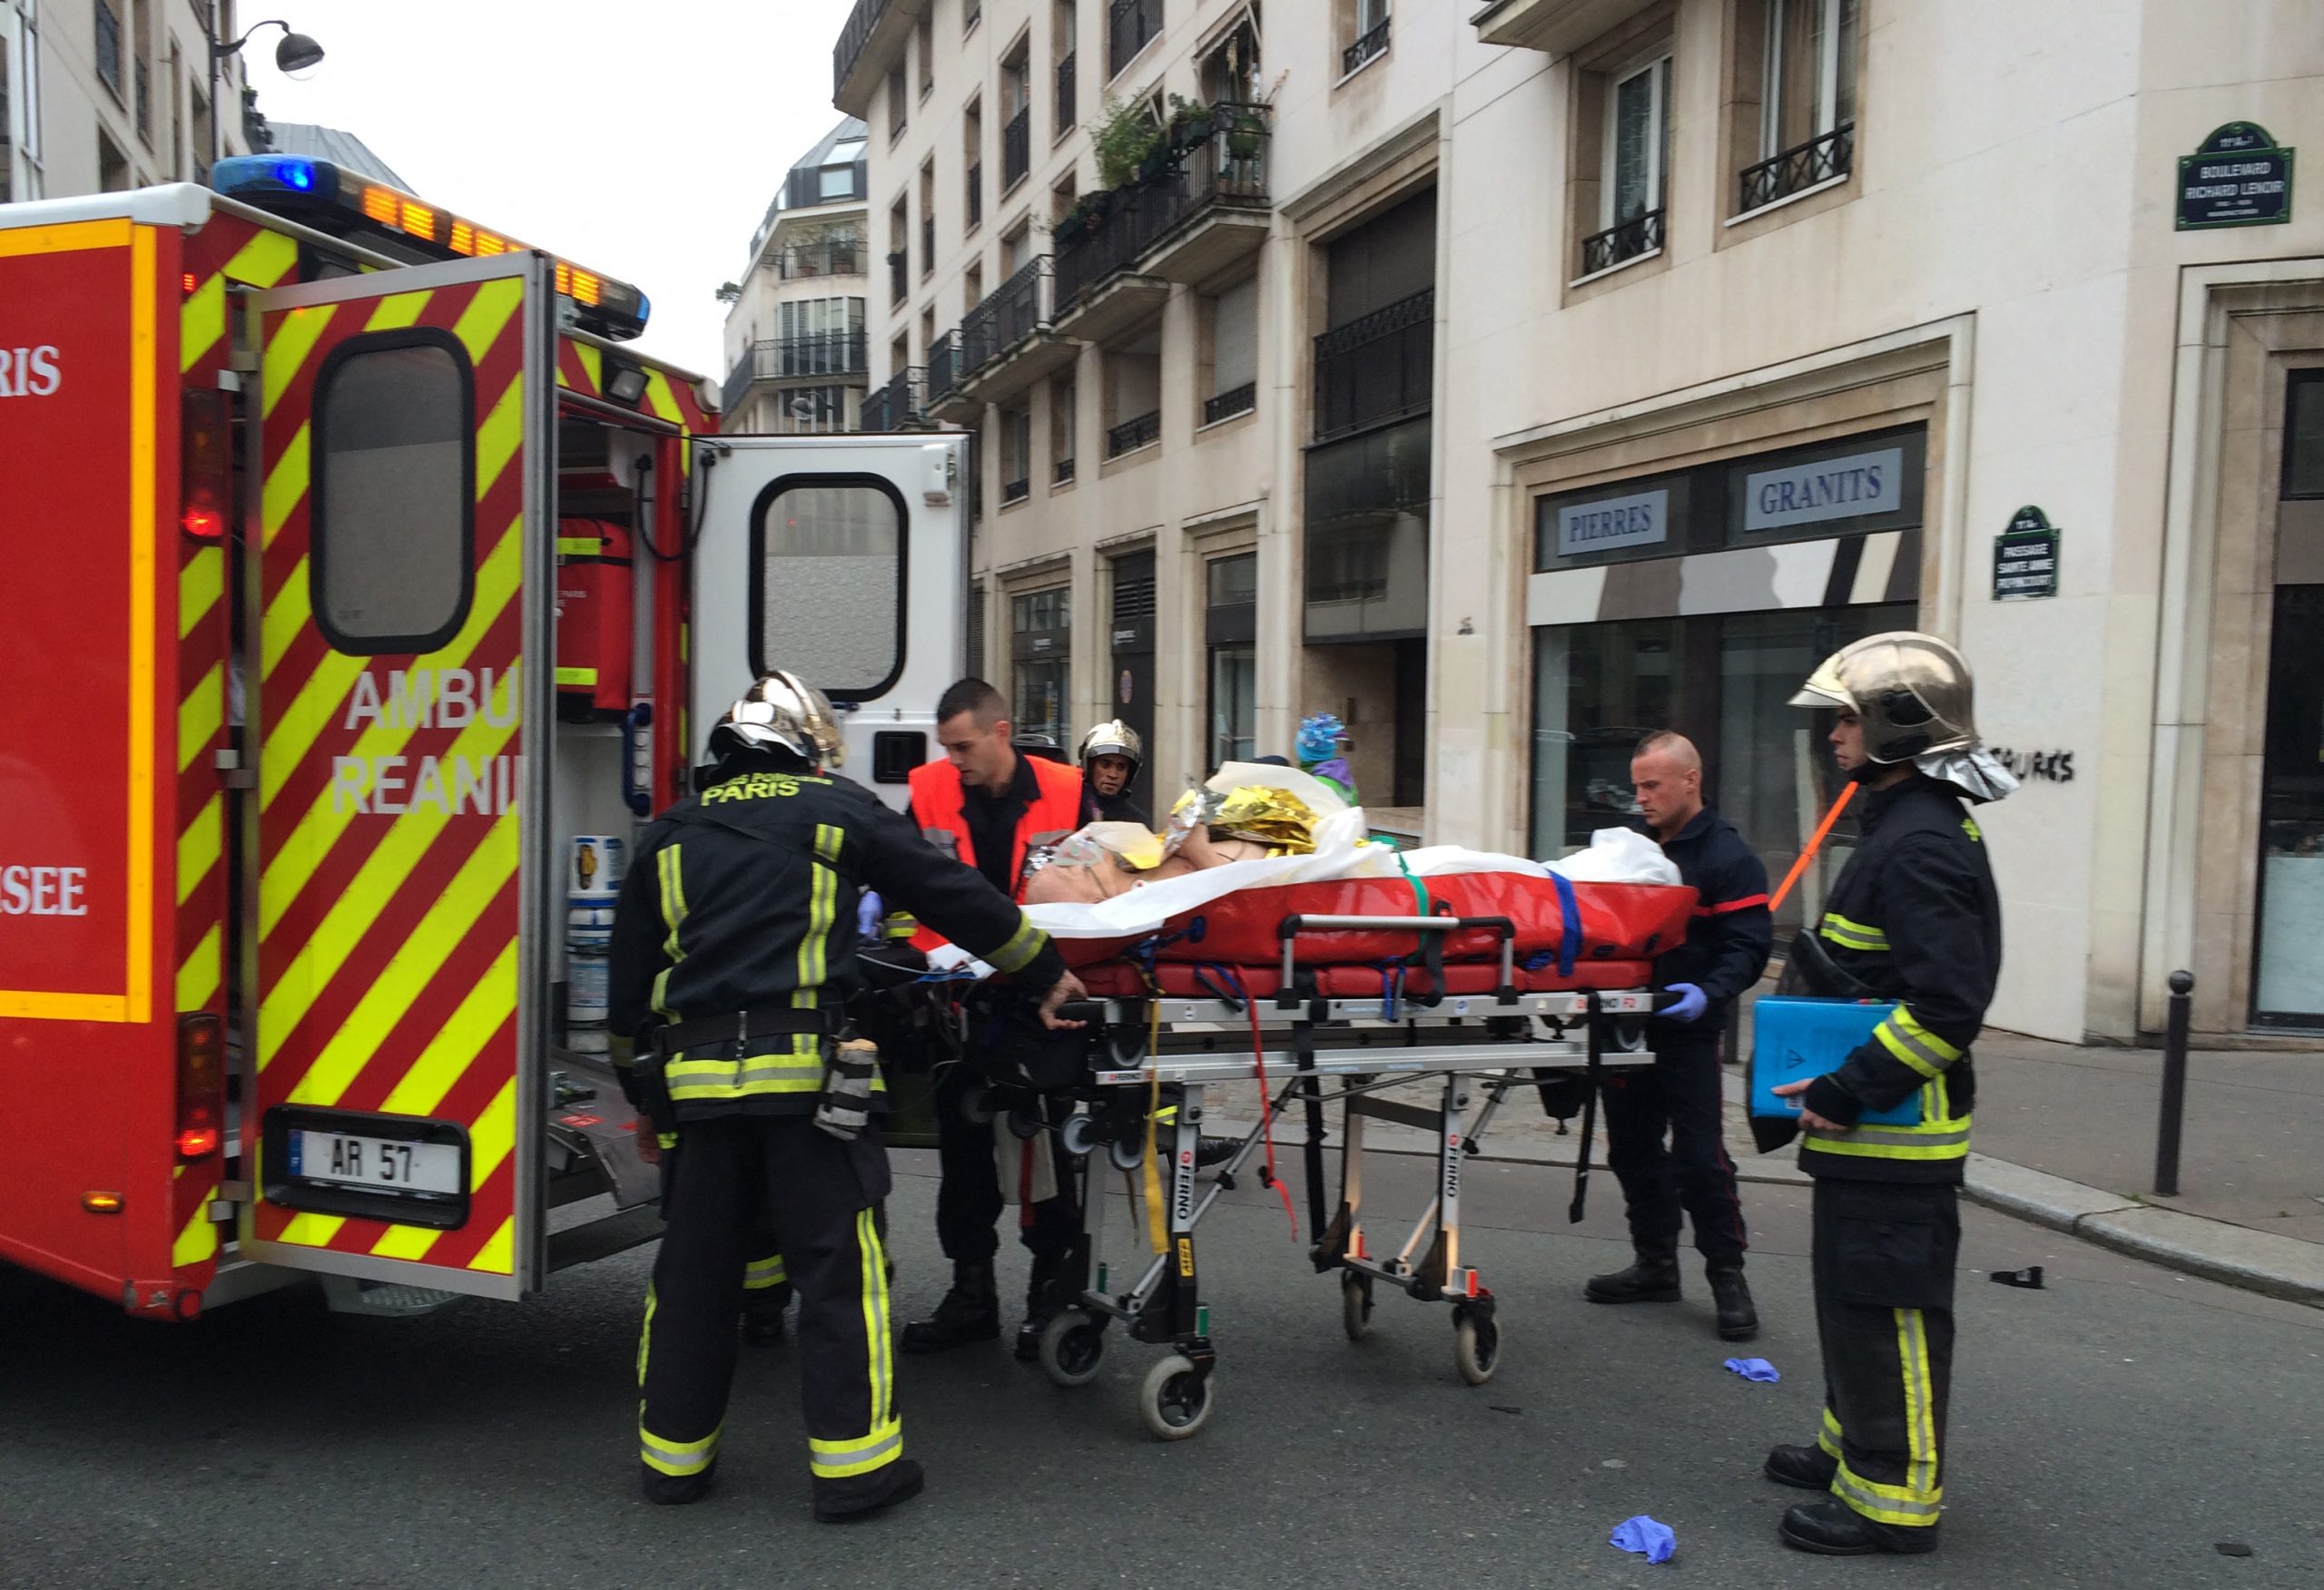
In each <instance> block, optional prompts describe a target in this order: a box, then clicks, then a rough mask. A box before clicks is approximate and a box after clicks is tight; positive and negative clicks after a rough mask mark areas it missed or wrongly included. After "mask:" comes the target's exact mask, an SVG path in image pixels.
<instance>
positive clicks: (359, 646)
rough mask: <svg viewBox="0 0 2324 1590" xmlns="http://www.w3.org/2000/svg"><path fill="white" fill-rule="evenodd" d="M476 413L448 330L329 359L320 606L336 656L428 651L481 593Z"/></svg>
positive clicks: (462, 354) (374, 337) (315, 540)
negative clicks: (476, 548)
mask: <svg viewBox="0 0 2324 1590" xmlns="http://www.w3.org/2000/svg"><path fill="white" fill-rule="evenodd" d="M475 410H476V397H475V371H474V368H472V367H471V366H470V365H469V363H468V352H467V350H466V349H465V348H463V347H462V346H461V345H460V343H459V341H458V339H456V338H454V337H453V336H452V335H451V334H450V333H449V332H446V331H438V330H426V329H413V330H408V331H383V332H378V333H374V334H371V335H368V336H359V337H354V338H350V339H348V340H347V341H345V342H343V343H341V344H340V346H339V347H338V348H334V349H332V351H331V353H330V356H329V357H328V358H325V359H324V361H323V368H322V370H321V372H320V374H319V375H318V376H317V378H316V383H315V404H314V439H313V440H314V445H313V456H314V485H313V505H312V524H313V529H312V546H313V556H312V560H311V564H310V575H309V577H310V581H311V582H312V589H311V593H310V600H311V601H312V603H313V604H314V611H315V619H316V622H317V623H318V624H319V625H320V627H321V629H322V632H323V634H324V636H325V638H327V639H328V640H329V641H330V643H331V644H332V645H333V646H334V647H336V648H337V649H338V650H340V651H341V652H347V653H354V654H356V655H359V656H377V655H380V654H382V653H427V652H433V651H435V650H436V649H437V648H438V647H440V646H442V645H444V644H445V643H447V642H448V641H449V640H450V639H451V638H452V637H453V635H455V634H456V633H458V631H459V627H460V624H461V623H462V621H464V620H465V619H466V618H467V616H468V604H469V600H470V596H471V594H472V593H473V589H474V584H475V576H474V572H473V564H474V557H473V552H474V546H475V540H476V522H475V521H476V510H475V503H476V423H475Z"/></svg>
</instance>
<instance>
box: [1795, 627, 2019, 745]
mask: <svg viewBox="0 0 2324 1590" xmlns="http://www.w3.org/2000/svg"><path fill="white" fill-rule="evenodd" d="M1973 696H1974V686H1973V684H1972V682H1971V681H1970V677H1969V664H1968V662H1967V660H1966V659H1965V658H1964V657H1963V656H1962V655H1961V653H1959V652H1958V651H1956V650H1955V649H1954V647H1953V646H1952V645H1951V644H1950V643H1947V642H1945V641H1941V640H1938V639H1937V638H1936V637H1935V635H1925V634H1922V633H1918V632H1917V631H1914V630H1892V631H1890V632H1889V633H1886V634H1878V635H1866V637H1865V638H1864V639H1863V640H1860V641H1856V642H1852V643H1849V644H1847V645H1845V646H1842V647H1841V648H1840V649H1839V650H1838V651H1837V652H1835V653H1832V654H1831V655H1830V656H1828V657H1827V658H1825V659H1824V661H1823V663H1821V664H1819V665H1818V666H1817V670H1816V672H1813V673H1811V674H1809V675H1808V676H1807V683H1806V684H1804V685H1802V686H1801V687H1800V689H1799V693H1798V694H1797V695H1795V696H1793V697H1792V698H1791V704H1792V705H1793V706H1795V707H1837V708H1840V709H1842V710H1844V711H1846V712H1854V713H1855V714H1856V716H1857V717H1858V718H1860V719H1862V720H1863V721H1864V753H1865V755H1866V757H1868V758H1869V759H1870V760H1872V761H1875V762H1878V763H1880V764H1881V765H1883V766H1892V765H1894V764H1896V763H1897V762H1905V761H1913V760H1914V759H1915V758H1916V757H1923V756H1927V755H1929V754H1930V753H1932V752H1935V751H1963V750H1967V749H1969V748H1971V747H1974V746H1975V745H1976V743H1977V728H1976V721H1975V717H1974V709H1973Z"/></svg>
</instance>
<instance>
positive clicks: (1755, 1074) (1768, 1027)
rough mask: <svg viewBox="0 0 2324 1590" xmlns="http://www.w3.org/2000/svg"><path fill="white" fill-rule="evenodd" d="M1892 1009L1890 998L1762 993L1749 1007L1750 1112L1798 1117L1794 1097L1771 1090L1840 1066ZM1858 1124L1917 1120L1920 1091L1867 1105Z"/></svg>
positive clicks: (1916, 1122)
mask: <svg viewBox="0 0 2324 1590" xmlns="http://www.w3.org/2000/svg"><path fill="white" fill-rule="evenodd" d="M1895 1009H1896V1005H1895V1004H1894V1003H1893V1002H1892V1001H1888V1000H1869V999H1809V998H1804V997H1801V996H1796V995H1788V994H1769V995H1767V996H1763V997H1762V998H1761V999H1760V1000H1759V1002H1758V1004H1757V1005H1755V1006H1752V1007H1751V1114H1754V1115H1766V1116H1769V1117H1772V1118H1775V1119H1778V1120H1784V1119H1788V1120H1797V1119H1798V1116H1799V1099H1798V1096H1797V1095H1796V1094H1795V1095H1794V1096H1792V1097H1790V1098H1777V1096H1776V1094H1775V1090H1776V1089H1777V1087H1780V1086H1783V1085H1786V1084H1788V1083H1794V1082H1805V1081H1807V1079H1808V1078H1810V1077H1815V1076H1822V1075H1825V1074H1826V1073H1827V1072H1831V1071H1837V1070H1838V1069H1839V1068H1840V1063H1841V1062H1842V1061H1844V1060H1846V1058H1847V1057H1848V1055H1850V1054H1852V1053H1854V1052H1855V1051H1856V1049H1857V1048H1858V1047H1860V1046H1861V1045H1864V1044H1866V1043H1867V1042H1869V1041H1870V1039H1871V1037H1872V1029H1873V1028H1875V1027H1876V1026H1879V1025H1880V1024H1881V1023H1882V1022H1883V1021H1886V1019H1887V1018H1888V1015H1889V1013H1890V1012H1891V1011H1894V1010H1895ZM1858 1124H1862V1125H1876V1126H1917V1125H1919V1124H1921V1095H1920V1093H1919V1090H1918V1089H1915V1091H1914V1092H1913V1093H1912V1094H1909V1095H1907V1096H1906V1098H1905V1102H1904V1103H1903V1104H1898V1105H1896V1107H1895V1108H1894V1109H1889V1110H1866V1112H1865V1113H1864V1114H1863V1115H1862V1117H1860V1119H1859V1122H1858Z"/></svg>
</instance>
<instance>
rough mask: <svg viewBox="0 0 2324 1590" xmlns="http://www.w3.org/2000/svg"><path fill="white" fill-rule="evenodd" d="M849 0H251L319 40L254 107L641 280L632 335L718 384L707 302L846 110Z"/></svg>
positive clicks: (264, 88) (713, 320)
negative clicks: (322, 131) (554, 0)
mask: <svg viewBox="0 0 2324 1590" xmlns="http://www.w3.org/2000/svg"><path fill="white" fill-rule="evenodd" d="M850 3H851V0H642V3H641V0H626V3H622V4H615V3H611V0H563V3H562V4H560V5H540V4H536V3H533V0H243V3H242V5H241V6H239V7H238V8H237V9H238V11H239V12H240V15H241V25H244V26H248V25H249V24H250V22H251V20H253V19H256V18H260V17H267V16H281V17H283V18H284V19H286V20H287V21H288V22H289V23H290V24H291V26H292V27H294V28H296V29H298V30H299V31H300V33H305V34H312V35H313V36H314V37H315V39H316V40H317V41H318V42H319V43H320V44H321V45H322V46H323V49H324V50H325V51H326V52H327V54H326V56H325V58H324V60H323V62H322V64H320V65H319V66H315V67H311V68H310V69H309V70H308V71H306V72H303V73H301V74H300V79H301V80H300V81H293V80H291V79H289V78H286V77H284V76H283V75H282V74H281V73H279V72H277V71H275V69H274V46H275V43H276V41H278V40H279V39H281V36H282V34H281V30H280V29H278V28H269V29H267V30H266V31H265V32H263V33H261V34H259V35H258V36H257V37H256V38H254V39H252V40H251V42H250V44H249V45H248V46H247V47H246V53H247V54H249V56H250V58H251V84H252V86H254V87H255V88H257V90H258V93H259V101H258V103H259V109H260V111H261V112H262V113H264V114H265V115H266V116H267V117H268V118H269V119H270V120H271V121H277V122H319V123H323V124H324V125H326V126H331V127H338V128H340V129H341V130H343V131H345V132H352V133H354V134H355V135H356V136H357V137H359V138H360V139H362V140H363V142H366V143H368V144H369V145H370V146H371V148H372V149H373V150H374V151H375V152H377V153H378V154H379V158H380V159H382V160H384V161H386V162H387V163H388V164H389V166H391V167H392V168H394V170H395V171H396V172H399V174H401V175H402V177H403V178H404V180H405V181H406V182H409V183H410V184H411V185H412V187H413V188H415V189H416V190H418V191H419V195H420V196H421V197H423V198H426V199H428V200H430V201H434V202H436V203H438V204H441V205H443V206H445V207H446V208H447V209H449V210H452V211H457V212H458V213H459V214H461V215H464V216H467V217H468V218H469V219H470V220H473V221H478V222H479V223H481V224H483V225H486V226H489V227H492V228H495V229H496V230H498V231H506V232H507V233H509V234H511V235H512V236H515V237H518V238H522V239H523V240H525V241H527V242H528V243H531V244H533V245H535V246H536V247H537V248H542V249H547V250H551V251H553V252H555V253H558V254H562V255H564V256H565V257H566V258H567V259H570V260H575V261H576V262H577V263H579V264H582V265H585V266H586V267H588V268H589V269H590V270H597V271H602V272H604V273H605V274H606V275H609V276H617V277H619V278H621V279H622V280H625V281H629V282H634V283H635V284H636V285H637V286H638V287H640V288H642V289H644V290H645V294H646V296H647V297H648V298H650V299H653V302H654V312H653V318H652V321H651V324H649V325H648V327H647V328H646V331H645V337H644V338H643V339H640V341H639V343H638V346H639V347H640V348H645V349H647V350H650V351H652V352H653V353H655V355H657V356H658V357H661V358H666V359H669V360H671V361H672V362H673V363H675V364H678V365H681V366H684V368H688V369H691V370H693V371H694V372H695V373H696V374H699V375H706V376H710V377H712V378H723V377H724V375H725V373H726V372H725V371H724V369H723V368H718V367H719V366H720V365H721V363H722V361H723V352H722V349H721V347H720V342H719V328H720V326H721V324H722V323H723V321H724V318H725V306H724V304H721V303H719V302H718V301H717V300H716V299H715V297H714V293H715V291H716V290H717V287H718V284H719V283H720V282H722V281H726V280H734V279H737V278H739V277H740V276H741V274H742V272H743V267H744V265H745V264H746V263H747V262H748V255H749V250H750V242H751V233H752V231H753V229H754V228H755V227H756V226H757V225H758V221H759V217H760V216H761V215H762V214H763V212H764V211H765V209H766V206H767V201H769V200H770V199H772V198H773V197H774V193H775V190H776V187H777V185H778V184H779V183H780V182H781V181H782V177H783V172H786V171H788V170H789V169H790V168H791V164H792V162H793V161H795V160H797V159H798V158H799V157H800V156H801V155H803V154H804V153H805V152H807V151H808V150H809V149H811V148H812V147H813V146H814V144H815V143H816V142H818V141H819V140H820V139H821V138H822V136H823V134H824V133H825V132H829V131H830V130H831V129H832V126H833V125H834V124H835V123H837V122H838V121H839V113H838V112H837V111H836V110H834V109H832V103H831V102H832V44H833V43H834V41H836V40H837V38H838V37H839V30H840V26H841V25H842V23H844V22H845V21H846V19H847V14H848V11H849V9H850Z"/></svg>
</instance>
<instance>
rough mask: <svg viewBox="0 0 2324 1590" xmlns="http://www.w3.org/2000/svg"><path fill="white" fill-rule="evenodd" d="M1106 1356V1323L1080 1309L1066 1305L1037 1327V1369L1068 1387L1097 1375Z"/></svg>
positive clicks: (1050, 1381)
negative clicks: (1039, 1333) (1038, 1345)
mask: <svg viewBox="0 0 2324 1590" xmlns="http://www.w3.org/2000/svg"><path fill="white" fill-rule="evenodd" d="M1105 1358H1106V1327H1105V1326H1104V1324H1102V1323H1101V1322H1100V1321H1098V1320H1093V1319H1091V1318H1090V1317H1089V1315H1088V1313H1087V1312H1085V1311H1084V1310H1080V1309H1066V1310H1061V1311H1060V1312H1059V1313H1058V1314H1057V1315H1056V1316H1055V1317H1054V1318H1053V1319H1051V1320H1049V1323H1048V1324H1047V1325H1045V1326H1043V1327H1042V1328H1041V1373H1043V1374H1045V1375H1047V1376H1048V1377H1049V1383H1050V1384H1051V1385H1055V1386H1062V1387H1064V1388H1065V1389H1067V1390H1068V1391H1069V1390H1071V1389H1073V1388H1074V1387H1076V1386H1087V1385H1088V1383H1089V1382H1090V1381H1092V1380H1094V1379H1097V1378H1098V1365H1099V1364H1100V1363H1103V1362H1104V1361H1105Z"/></svg>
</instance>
